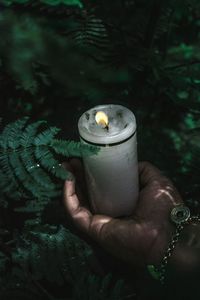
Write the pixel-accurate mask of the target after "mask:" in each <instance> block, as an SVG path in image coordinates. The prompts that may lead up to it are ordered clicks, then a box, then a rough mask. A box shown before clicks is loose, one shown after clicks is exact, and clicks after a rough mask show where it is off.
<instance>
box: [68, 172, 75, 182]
mask: <svg viewBox="0 0 200 300" xmlns="http://www.w3.org/2000/svg"><path fill="white" fill-rule="evenodd" d="M67 180H69V181H74V182H75V181H76V178H75V177H74V174H72V173H71V172H69V171H68V176H67Z"/></svg>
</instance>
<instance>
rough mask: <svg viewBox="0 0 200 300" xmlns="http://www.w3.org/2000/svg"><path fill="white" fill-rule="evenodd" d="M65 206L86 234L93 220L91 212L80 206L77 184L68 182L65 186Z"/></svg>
mask: <svg viewBox="0 0 200 300" xmlns="http://www.w3.org/2000/svg"><path fill="white" fill-rule="evenodd" d="M64 205H65V207H66V209H67V211H68V213H69V214H70V216H71V217H72V219H73V220H74V222H75V223H76V225H77V226H78V227H79V228H80V229H81V230H82V231H84V232H87V231H88V230H89V227H90V223H91V220H92V214H91V212H90V211H89V210H88V209H86V208H85V207H83V206H81V205H80V201H79V198H78V196H77V194H76V191H75V182H74V181H69V180H66V181H65V184H64Z"/></svg>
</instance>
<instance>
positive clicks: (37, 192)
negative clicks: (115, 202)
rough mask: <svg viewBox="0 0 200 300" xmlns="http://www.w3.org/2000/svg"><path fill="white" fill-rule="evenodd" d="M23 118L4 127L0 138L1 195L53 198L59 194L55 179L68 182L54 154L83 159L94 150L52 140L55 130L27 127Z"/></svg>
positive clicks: (39, 122)
mask: <svg viewBox="0 0 200 300" xmlns="http://www.w3.org/2000/svg"><path fill="white" fill-rule="evenodd" d="M27 121H28V118H23V119H21V120H18V121H16V122H14V123H11V124H9V125H7V126H6V127H5V129H4V130H3V132H2V134H1V135H0V167H1V173H0V175H1V182H0V187H1V189H2V192H3V193H5V194H6V195H8V196H9V197H11V198H14V199H16V197H17V198H20V196H23V197H26V198H27V197H28V198H29V199H33V198H36V199H46V198H52V197H55V196H57V195H59V193H60V186H59V185H58V184H57V183H55V182H56V181H57V180H56V181H55V179H56V178H59V179H62V180H65V179H67V178H71V176H70V174H69V172H67V171H66V170H65V169H64V168H63V167H62V166H61V164H60V162H59V161H58V159H57V158H56V157H55V154H56V155H57V154H62V155H64V156H67V157H70V156H79V157H81V156H83V155H89V154H96V153H97V149H96V148H95V147H90V146H82V145H81V143H76V142H72V141H62V140H57V139H55V136H56V135H57V134H58V132H59V131H60V130H59V129H58V128H56V127H49V128H46V129H43V127H44V126H43V125H45V124H46V123H45V122H44V121H38V122H35V123H33V124H29V125H28V126H26V123H27Z"/></svg>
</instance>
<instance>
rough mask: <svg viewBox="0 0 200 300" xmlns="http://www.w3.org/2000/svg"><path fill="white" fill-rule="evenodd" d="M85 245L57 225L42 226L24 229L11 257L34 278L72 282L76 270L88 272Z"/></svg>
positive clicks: (87, 249)
mask: <svg viewBox="0 0 200 300" xmlns="http://www.w3.org/2000/svg"><path fill="white" fill-rule="evenodd" d="M91 254H92V252H91V249H90V248H89V246H87V244H86V243H85V242H83V241H82V240H80V239H79V238H78V237H76V236H75V235H73V234H72V233H70V231H69V230H67V229H65V228H64V227H62V226H60V228H59V229H57V227H55V226H47V225H46V226H43V227H40V228H37V229H36V230H34V231H27V232H26V233H25V235H24V237H23V238H21V239H20V240H19V246H18V248H17V249H16V251H15V252H14V253H13V260H14V262H15V263H17V264H19V265H20V266H21V267H22V268H23V270H24V271H25V272H29V271H30V272H31V274H32V275H33V276H34V278H35V279H36V280H39V279H44V278H45V279H47V280H48V281H49V282H55V283H57V284H64V283H66V281H68V282H70V283H73V281H74V280H75V277H77V271H78V272H82V273H83V274H84V273H87V274H89V271H90V270H89V264H88V258H89V257H90V256H91Z"/></svg>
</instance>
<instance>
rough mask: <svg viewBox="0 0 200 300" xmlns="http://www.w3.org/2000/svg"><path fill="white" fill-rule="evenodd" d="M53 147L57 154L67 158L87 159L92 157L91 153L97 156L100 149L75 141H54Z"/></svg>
mask: <svg viewBox="0 0 200 300" xmlns="http://www.w3.org/2000/svg"><path fill="white" fill-rule="evenodd" d="M51 147H52V148H53V149H54V151H55V152H56V153H57V154H61V155H63V156H67V157H72V156H77V157H86V156H89V155H91V152H93V154H97V153H98V150H99V149H98V147H95V146H92V145H84V144H80V143H76V142H73V141H62V140H58V139H54V140H53V141H52V142H51Z"/></svg>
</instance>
